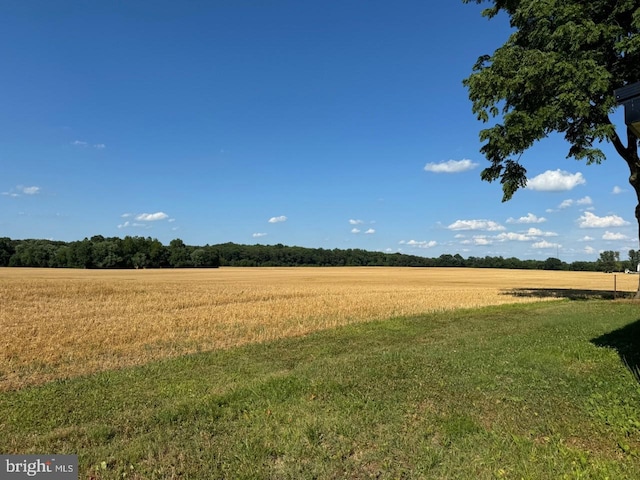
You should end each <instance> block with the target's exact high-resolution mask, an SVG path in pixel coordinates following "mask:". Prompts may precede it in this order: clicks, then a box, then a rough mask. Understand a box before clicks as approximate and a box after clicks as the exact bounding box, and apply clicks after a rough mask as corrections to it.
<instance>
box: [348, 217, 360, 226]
mask: <svg viewBox="0 0 640 480" xmlns="http://www.w3.org/2000/svg"><path fill="white" fill-rule="evenodd" d="M363 223H364V222H363V221H362V220H354V219H353V218H352V219H350V220H349V224H350V225H362V224H363Z"/></svg>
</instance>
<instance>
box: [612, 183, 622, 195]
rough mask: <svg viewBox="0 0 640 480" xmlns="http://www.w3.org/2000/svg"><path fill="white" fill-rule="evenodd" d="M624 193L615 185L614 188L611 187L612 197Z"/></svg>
mask: <svg viewBox="0 0 640 480" xmlns="http://www.w3.org/2000/svg"><path fill="white" fill-rule="evenodd" d="M624 191H625V190H623V189H622V188H620V187H619V186H617V185H616V186H615V187H613V190H611V193H612V194H614V195H620V194H621V193H622V192H624Z"/></svg>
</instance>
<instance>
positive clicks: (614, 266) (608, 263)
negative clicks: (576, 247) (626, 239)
mask: <svg viewBox="0 0 640 480" xmlns="http://www.w3.org/2000/svg"><path fill="white" fill-rule="evenodd" d="M618 262H620V252H614V251H612V250H606V251H604V252H602V253H600V258H599V259H598V261H597V262H596V263H597V264H598V270H600V271H602V272H606V273H611V272H615V271H618V270H620V267H619V265H618Z"/></svg>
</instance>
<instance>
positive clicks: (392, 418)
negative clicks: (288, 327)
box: [0, 301, 640, 479]
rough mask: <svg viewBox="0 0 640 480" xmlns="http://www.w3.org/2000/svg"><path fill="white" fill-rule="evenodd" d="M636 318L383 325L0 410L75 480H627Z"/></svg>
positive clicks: (43, 395) (635, 447) (452, 317)
mask: <svg viewBox="0 0 640 480" xmlns="http://www.w3.org/2000/svg"><path fill="white" fill-rule="evenodd" d="M639 319H640V306H638V305H636V304H631V303H626V304H625V303H613V302H610V301H562V302H557V303H556V302H554V303H543V304H532V305H522V306H503V307H496V308H486V309H481V310H464V311H455V312H448V313H444V314H433V315H425V316H420V317H415V318H406V319H391V320H387V321H382V322H375V323H369V324H363V325H357V326H350V327H346V328H340V329H336V330H331V331H325V332H320V333H316V334H313V335H310V336H307V337H304V338H298V339H285V340H280V341H276V342H272V343H268V344H263V345H251V346H247V347H243V348H237V349H233V350H228V351H221V352H211V353H202V354H197V355H191V356H187V357H182V358H178V359H173V360H166V361H162V362H157V363H153V364H149V365H146V366H144V367H138V368H131V369H126V370H121V371H113V372H106V373H102V374H99V375H92V376H88V377H85V378H77V379H72V380H66V381H60V382H54V383H50V384H47V385H43V386H40V387H35V388H27V389H23V390H20V391H15V392H5V393H2V394H0V433H1V435H0V452H2V453H22V454H27V453H57V454H62V453H76V454H78V455H79V461H80V469H81V475H80V478H90V477H93V478H100V479H102V478H104V479H115V478H145V479H146V478H151V479H153V478H156V479H164V478H185V479H186V478H190V479H214V478H225V479H232V478H255V479H269V478H273V479H307V478H309V479H310V478H319V479H325V478H326V479H342V478H346V479H359V478H380V479H399V478H407V479H409V478H415V479H423V478H436V479H438V478H443V479H449V478H451V479H466V478H471V479H494V478H514V479H520V478H525V479H536V478H539V479H556V478H558V479H563V478H568V479H574V478H576V479H578V478H594V479H605V478H610V479H637V478H640V384H639V383H638V380H637V378H636V377H635V376H634V374H633V371H634V368H635V369H636V370H635V371H636V372H637V367H638V364H637V362H638V356H637V355H635V354H634V352H636V353H637V352H638V351H640V327H638V325H640V321H639Z"/></svg>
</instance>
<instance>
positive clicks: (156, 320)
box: [0, 267, 638, 390]
mask: <svg viewBox="0 0 640 480" xmlns="http://www.w3.org/2000/svg"><path fill="white" fill-rule="evenodd" d="M613 282H614V277H613V275H611V274H604V273H592V272H584V273H578V272H544V271H525V270H493V269H457V268H448V269H447V268H389V267H381V268H366V267H357V268H349V267H342V268H221V269H212V270H122V271H99V270H66V269H58V270H49V269H19V268H0V390H10V389H16V388H21V387H24V386H27V385H33V384H38V383H43V382H46V381H49V380H53V379H59V378H66V377H72V376H77V375H82V374H88V373H92V372H96V371H101V370H108V369H114V368H120V367H124V366H129V365H136V364H142V363H145V362H149V361H151V360H154V359H159V358H163V357H169V356H176V355H181V354H185V353H191V352H197V351H204V350H211V349H220V348H228V347H232V346H237V345H242V344H245V343H249V342H262V341H267V340H271V339H275V338H279V337H288V336H298V335H304V334H307V333H309V332H313V331H315V330H320V329H327V328H332V327H336V326H340V325H345V324H349V323H355V322H365V321H370V320H378V319H384V318H390V317H394V316H407V315H416V314H420V313H426V312H433V311H443V310H450V309H456V308H466V307H479V306H485V305H497V304H504V303H521V302H532V301H540V300H545V299H546V300H550V299H553V298H554V297H553V295H554V294H555V295H557V294H560V295H562V293H563V291H564V289H572V291H576V290H585V291H586V290H589V291H603V292H605V291H606V292H611V291H612V290H613V287H614V283H613ZM637 282H638V277H637V276H635V275H623V274H618V275H617V276H616V283H617V289H618V291H635V289H636V288H637ZM540 289H542V291H541V290H540ZM530 291H533V292H534V293H535V292H537V293H538V294H537V295H536V294H530Z"/></svg>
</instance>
